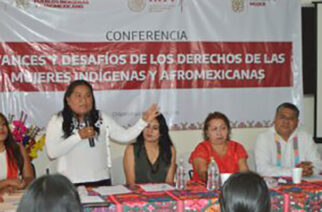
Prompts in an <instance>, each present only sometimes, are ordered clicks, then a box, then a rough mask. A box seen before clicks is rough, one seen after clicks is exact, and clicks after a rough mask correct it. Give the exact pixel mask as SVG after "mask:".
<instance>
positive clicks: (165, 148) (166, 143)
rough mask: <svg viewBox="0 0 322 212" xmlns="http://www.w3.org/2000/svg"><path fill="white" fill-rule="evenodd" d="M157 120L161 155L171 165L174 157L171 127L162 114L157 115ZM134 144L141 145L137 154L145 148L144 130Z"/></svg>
mask: <svg viewBox="0 0 322 212" xmlns="http://www.w3.org/2000/svg"><path fill="white" fill-rule="evenodd" d="M156 120H157V121H158V123H159V133H160V138H159V150H160V156H161V157H162V160H163V161H165V162H166V164H167V165H170V163H171V157H172V151H171V147H172V146H173V143H172V140H171V138H170V135H169V128H168V125H167V122H166V120H165V118H164V116H163V115H162V114H160V115H158V116H157V117H156ZM134 145H137V146H139V148H138V149H139V150H138V151H137V156H139V155H140V151H141V150H142V148H143V145H144V137H143V131H142V132H141V133H140V135H139V136H138V138H137V139H136V142H135V143H134Z"/></svg>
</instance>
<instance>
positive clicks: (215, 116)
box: [203, 111, 231, 140]
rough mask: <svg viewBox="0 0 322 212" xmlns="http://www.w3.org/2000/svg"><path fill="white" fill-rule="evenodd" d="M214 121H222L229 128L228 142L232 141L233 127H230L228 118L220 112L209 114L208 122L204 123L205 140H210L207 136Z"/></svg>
mask: <svg viewBox="0 0 322 212" xmlns="http://www.w3.org/2000/svg"><path fill="white" fill-rule="evenodd" d="M213 119H221V120H223V121H224V122H225V124H226V126H227V128H228V136H227V140H229V139H230V133H231V127H230V123H229V119H228V117H227V116H226V115H225V114H223V113H221V112H218V111H215V112H213V113H209V114H208V116H207V118H206V120H205V121H204V125H203V138H204V139H205V140H208V139H209V138H208V136H207V130H208V127H209V123H210V121H211V120H213Z"/></svg>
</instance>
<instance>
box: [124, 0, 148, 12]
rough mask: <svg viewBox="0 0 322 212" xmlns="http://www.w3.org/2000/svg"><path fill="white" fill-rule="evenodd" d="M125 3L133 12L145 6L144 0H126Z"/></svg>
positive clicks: (139, 10)
mask: <svg viewBox="0 0 322 212" xmlns="http://www.w3.org/2000/svg"><path fill="white" fill-rule="evenodd" d="M127 5H128V7H129V8H130V10H132V11H133V12H141V11H142V10H143V9H144V8H145V6H146V0H128V1H127Z"/></svg>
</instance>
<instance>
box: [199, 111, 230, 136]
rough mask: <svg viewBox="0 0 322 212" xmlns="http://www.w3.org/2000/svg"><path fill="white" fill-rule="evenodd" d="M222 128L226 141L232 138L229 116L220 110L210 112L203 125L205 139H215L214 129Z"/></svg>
mask: <svg viewBox="0 0 322 212" xmlns="http://www.w3.org/2000/svg"><path fill="white" fill-rule="evenodd" d="M215 130H221V131H222V134H223V135H222V136H223V137H224V138H225V141H227V140H229V139H230V133H231V127H230V123H229V119H228V118H227V116H226V115H225V114H223V113H220V112H217V111H215V112H213V113H209V114H208V116H207V118H206V120H205V122H204V126H203V137H204V139H205V140H212V139H215V137H214V133H215V132H214V131H215Z"/></svg>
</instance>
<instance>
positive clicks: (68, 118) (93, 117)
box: [61, 80, 99, 138]
mask: <svg viewBox="0 0 322 212" xmlns="http://www.w3.org/2000/svg"><path fill="white" fill-rule="evenodd" d="M79 85H85V86H87V87H88V88H89V90H90V92H91V94H92V97H93V108H92V110H91V111H90V112H89V119H90V122H91V123H90V125H91V126H93V127H94V129H95V131H96V132H97V133H98V134H99V128H98V127H96V126H95V125H94V123H96V122H97V120H98V118H99V112H98V110H96V104H95V98H94V92H93V88H92V86H91V84H89V83H88V82H87V81H85V80H75V81H73V82H71V83H70V84H69V86H68V88H67V90H66V92H65V95H64V108H63V110H62V111H61V114H62V115H63V119H64V121H63V131H64V138H68V137H69V136H71V134H72V132H73V129H74V127H75V126H73V125H72V123H73V117H74V116H75V114H74V112H73V111H72V109H71V108H70V107H69V105H68V103H67V98H68V97H70V95H71V94H72V93H73V91H74V89H75V88H76V87H77V86H79Z"/></svg>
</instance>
